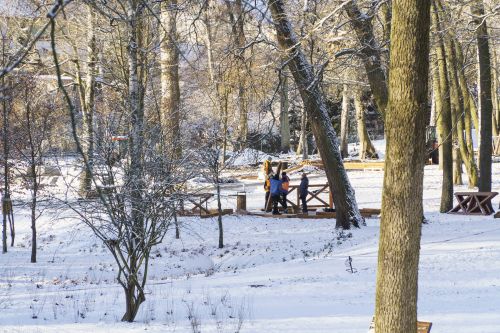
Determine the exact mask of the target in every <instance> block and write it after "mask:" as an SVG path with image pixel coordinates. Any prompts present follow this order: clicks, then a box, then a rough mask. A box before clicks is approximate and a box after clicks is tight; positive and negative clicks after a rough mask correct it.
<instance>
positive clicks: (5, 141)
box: [2, 42, 10, 253]
mask: <svg viewBox="0 0 500 333" xmlns="http://www.w3.org/2000/svg"><path fill="white" fill-rule="evenodd" d="M5 54H6V50H5V42H4V43H2V56H3V58H5ZM2 63H6V62H5V59H2ZM2 87H3V92H2V97H3V98H2V118H3V119H2V120H3V133H2V134H3V135H2V141H3V156H2V157H3V182H4V183H3V193H2V253H7V219H8V214H9V212H8V210H7V207H8V205H9V203H10V202H9V201H8V200H9V153H10V152H9V113H10V105H9V102H8V101H7V99H8V94H10V89H9V88H10V87H8V86H7V85H6V80H5V77H4V76H2Z"/></svg>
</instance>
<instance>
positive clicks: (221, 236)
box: [216, 177, 224, 249]
mask: <svg viewBox="0 0 500 333" xmlns="http://www.w3.org/2000/svg"><path fill="white" fill-rule="evenodd" d="M216 186H217V213H218V214H217V224H218V227H219V249H222V248H224V226H223V224H222V203H221V200H220V183H219V177H217V184H216Z"/></svg>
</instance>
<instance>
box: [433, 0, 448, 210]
mask: <svg viewBox="0 0 500 333" xmlns="http://www.w3.org/2000/svg"><path fill="white" fill-rule="evenodd" d="M432 21H433V26H434V28H435V31H437V32H438V41H437V42H436V47H435V52H436V62H437V65H436V67H437V69H438V80H437V85H436V84H434V86H435V87H434V88H435V89H436V88H438V89H439V90H438V91H437V92H436V105H439V106H440V109H438V114H439V116H438V117H439V121H438V135H439V145H440V149H442V153H441V154H440V158H442V162H441V165H442V166H443V184H442V188H441V206H440V212H441V213H445V212H448V211H449V210H450V209H451V208H453V147H452V131H451V130H452V124H451V107H450V96H449V93H448V92H449V82H448V73H447V63H446V56H445V51H444V45H443V37H442V35H441V34H440V32H441V31H442V30H441V25H440V23H439V17H438V12H437V8H436V6H435V3H433V8H432ZM438 99H439V103H438V101H437V100H438Z"/></svg>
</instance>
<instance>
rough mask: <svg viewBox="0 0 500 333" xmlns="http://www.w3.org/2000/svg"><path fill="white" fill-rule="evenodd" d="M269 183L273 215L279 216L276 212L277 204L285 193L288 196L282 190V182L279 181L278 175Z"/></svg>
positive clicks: (277, 211)
mask: <svg viewBox="0 0 500 333" xmlns="http://www.w3.org/2000/svg"><path fill="white" fill-rule="evenodd" d="M270 182H271V190H270V192H271V199H272V200H273V215H279V214H280V212H279V210H278V203H279V201H280V199H281V196H282V195H283V194H285V193H287V194H288V192H287V191H285V190H284V189H283V182H282V181H281V180H280V178H279V175H275V176H274V177H273V178H271V180H270Z"/></svg>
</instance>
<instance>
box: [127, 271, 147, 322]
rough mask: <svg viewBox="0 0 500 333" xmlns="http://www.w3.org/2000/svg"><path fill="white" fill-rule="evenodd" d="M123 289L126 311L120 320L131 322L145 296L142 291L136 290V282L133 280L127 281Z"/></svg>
mask: <svg viewBox="0 0 500 333" xmlns="http://www.w3.org/2000/svg"><path fill="white" fill-rule="evenodd" d="M130 279H131V278H129V280H130ZM123 289H124V291H125V305H126V311H125V314H124V315H123V317H122V321H128V322H133V321H134V319H135V317H136V316H137V312H138V311H139V307H140V306H141V304H142V303H143V302H144V301H145V300H146V297H145V296H144V293H143V292H141V291H140V290H139V291H138V290H137V287H136V284H135V283H134V282H133V281H130V282H128V283H127V284H126V286H125V287H124V288H123Z"/></svg>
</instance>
